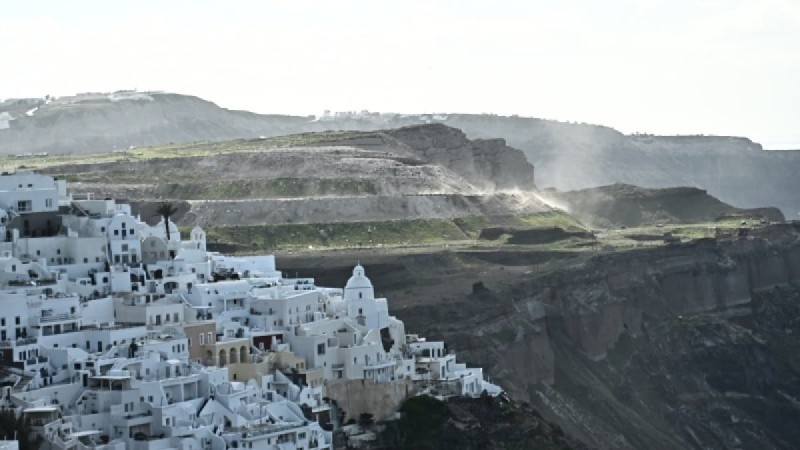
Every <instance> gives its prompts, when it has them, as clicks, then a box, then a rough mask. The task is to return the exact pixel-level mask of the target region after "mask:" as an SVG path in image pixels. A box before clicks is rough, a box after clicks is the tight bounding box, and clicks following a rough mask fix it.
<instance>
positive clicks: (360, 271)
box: [344, 264, 372, 289]
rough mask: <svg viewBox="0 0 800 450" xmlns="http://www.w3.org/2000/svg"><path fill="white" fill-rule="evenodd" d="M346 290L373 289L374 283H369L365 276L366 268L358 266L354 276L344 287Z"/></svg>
mask: <svg viewBox="0 0 800 450" xmlns="http://www.w3.org/2000/svg"><path fill="white" fill-rule="evenodd" d="M344 288H345V289H366V288H368V289H372V282H371V281H369V278H367V276H366V275H364V268H363V267H361V264H359V265H357V266H356V267H355V268H354V269H353V276H352V277H350V279H349V280H347V285H346V286H345V287H344Z"/></svg>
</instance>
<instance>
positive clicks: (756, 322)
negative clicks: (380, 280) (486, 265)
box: [445, 224, 800, 448]
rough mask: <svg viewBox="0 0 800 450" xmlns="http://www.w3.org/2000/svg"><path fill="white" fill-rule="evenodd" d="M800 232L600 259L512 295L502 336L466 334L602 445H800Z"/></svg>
mask: <svg viewBox="0 0 800 450" xmlns="http://www.w3.org/2000/svg"><path fill="white" fill-rule="evenodd" d="M798 228H800V227H798V226H797V225H788V224H787V225H778V226H773V227H769V228H765V229H763V230H761V231H753V233H752V234H750V235H749V236H748V237H747V238H736V239H733V240H729V239H721V240H714V239H704V240H699V241H696V242H694V243H692V244H687V245H676V246H666V247H663V248H659V249H657V250H646V251H632V252H625V253H619V254H608V255H598V256H595V257H592V258H589V259H588V260H585V261H581V262H579V263H577V264H574V265H572V266H571V267H569V268H567V269H563V270H558V271H555V272H553V273H552V274H549V275H545V276H542V277H536V278H535V279H531V280H529V281H524V282H520V283H518V284H516V285H515V286H514V287H513V288H512V289H511V290H510V291H504V292H506V295H509V296H510V297H511V298H512V299H515V300H513V302H512V306H513V308H514V311H515V312H516V314H513V313H512V314H509V312H508V308H507V307H504V308H503V309H504V310H505V312H504V313H503V314H502V315H501V316H499V317H497V318H496V319H495V320H488V321H486V322H484V323H482V324H481V325H479V326H478V328H477V331H478V334H480V335H483V336H486V337H487V338H489V340H490V341H489V342H491V343H493V344H490V345H489V346H487V345H486V344H489V343H488V342H487V343H478V342H476V341H475V340H474V339H472V340H468V341H466V342H465V341H464V340H461V341H460V343H461V344H462V345H464V346H466V347H467V348H470V350H469V352H468V353H469V354H470V355H472V357H473V358H475V359H476V361H480V362H482V363H484V364H490V365H491V366H492V367H495V368H497V370H496V371H495V372H494V376H495V380H497V381H500V383H501V385H503V386H505V387H507V388H508V389H509V391H510V393H511V394H512V396H514V397H515V398H520V399H526V400H529V401H531V402H533V403H534V404H535V405H536V406H537V408H539V409H540V410H541V411H544V412H545V413H546V416H548V417H549V418H551V419H552V420H554V421H556V423H559V424H560V425H561V426H562V427H563V428H564V429H565V430H567V432H568V433H569V434H573V435H575V436H578V437H580V438H581V439H582V440H584V441H585V442H595V443H597V445H598V446H599V447H601V448H644V447H646V448H689V447H697V448H734V447H741V448H753V447H758V448H793V447H795V446H796V445H797V444H798V443H799V442H800V434H798V433H797V431H796V429H795V428H794V427H793V426H791V422H792V421H793V420H795V419H794V418H797V417H800V408H798V406H797V405H798V404H800V403H798V400H797V399H800V387H798V386H800V385H798V383H797V381H800V365H798V364H797V357H796V354H797V353H795V352H796V351H797V350H798V349H800V337H798V336H797V333H798V332H800V329H798V328H800V316H798V314H797V312H798V309H797V303H796V302H797V300H798V299H800V240H798ZM487 286H488V289H489V290H492V289H495V286H492V285H491V284H487ZM497 288H499V286H498V287H497ZM499 301H500V302H501V303H500V304H502V303H503V301H502V300H499ZM445 334H447V333H445ZM457 342H458V341H457ZM493 346H499V347H494V348H493Z"/></svg>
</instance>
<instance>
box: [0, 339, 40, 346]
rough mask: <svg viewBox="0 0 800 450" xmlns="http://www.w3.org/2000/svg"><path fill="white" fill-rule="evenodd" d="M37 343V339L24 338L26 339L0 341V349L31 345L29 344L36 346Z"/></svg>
mask: <svg viewBox="0 0 800 450" xmlns="http://www.w3.org/2000/svg"><path fill="white" fill-rule="evenodd" d="M35 343H36V338H35V337H24V338H19V339H12V340H5V341H0V348H9V347H15V346H18V345H29V344H35Z"/></svg>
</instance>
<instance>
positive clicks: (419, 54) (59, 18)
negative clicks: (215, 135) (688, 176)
mask: <svg viewBox="0 0 800 450" xmlns="http://www.w3.org/2000/svg"><path fill="white" fill-rule="evenodd" d="M0 58H2V59H0V61H2V62H0V98H8V97H26V96H30V97H41V96H44V95H45V94H51V95H58V96H60V95H69V94H74V93H76V92H86V91H113V90H118V89H133V88H138V89H140V90H166V91H171V92H178V93H184V94H192V95H197V96H199V97H202V98H205V99H208V100H211V101H213V102H215V103H217V104H219V105H220V106H223V107H226V108H231V109H246V110H251V111H256V112H262V113H287V114H315V113H321V112H322V110H324V109H331V110H334V111H340V110H354V109H358V110H361V109H369V110H372V111H395V112H471V113H481V112H492V113H497V114H504V115H507V114H520V115H525V116H533V117H542V118H548V119H558V120H566V121H579V122H590V123H598V124H604V125H609V126H612V127H614V128H617V129H619V130H621V131H623V132H628V133H630V132H636V131H640V132H652V133H661V134H675V133H705V134H732V135H742V136H748V137H750V138H752V139H754V140H756V141H759V142H761V143H763V144H765V146H766V147H768V148H776V147H787V146H788V147H793V148H800V0H752V1H737V0H730V1H727V0H663V1H662V0H640V1H634V0H622V1H613V0H607V1H596V0H585V1H568V0H562V1H555V0H554V1H537V0H521V1H500V0H494V1H470V0H457V1H456V0H454V1H445V0H442V1H400V0H394V1H379V0H368V1H359V0H339V1H324V2H323V1H315V2H312V1H303V0H281V1H226V2H221V1H220V2H212V1H164V0H159V1H145V0H137V1H130V2H122V1H107V0H102V1H80V0H71V1H63V0H52V1H35V0H31V1H18V0H15V1H5V0H0Z"/></svg>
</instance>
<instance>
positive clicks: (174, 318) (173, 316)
mask: <svg viewBox="0 0 800 450" xmlns="http://www.w3.org/2000/svg"><path fill="white" fill-rule="evenodd" d="M172 321H173V322H178V313H172Z"/></svg>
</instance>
